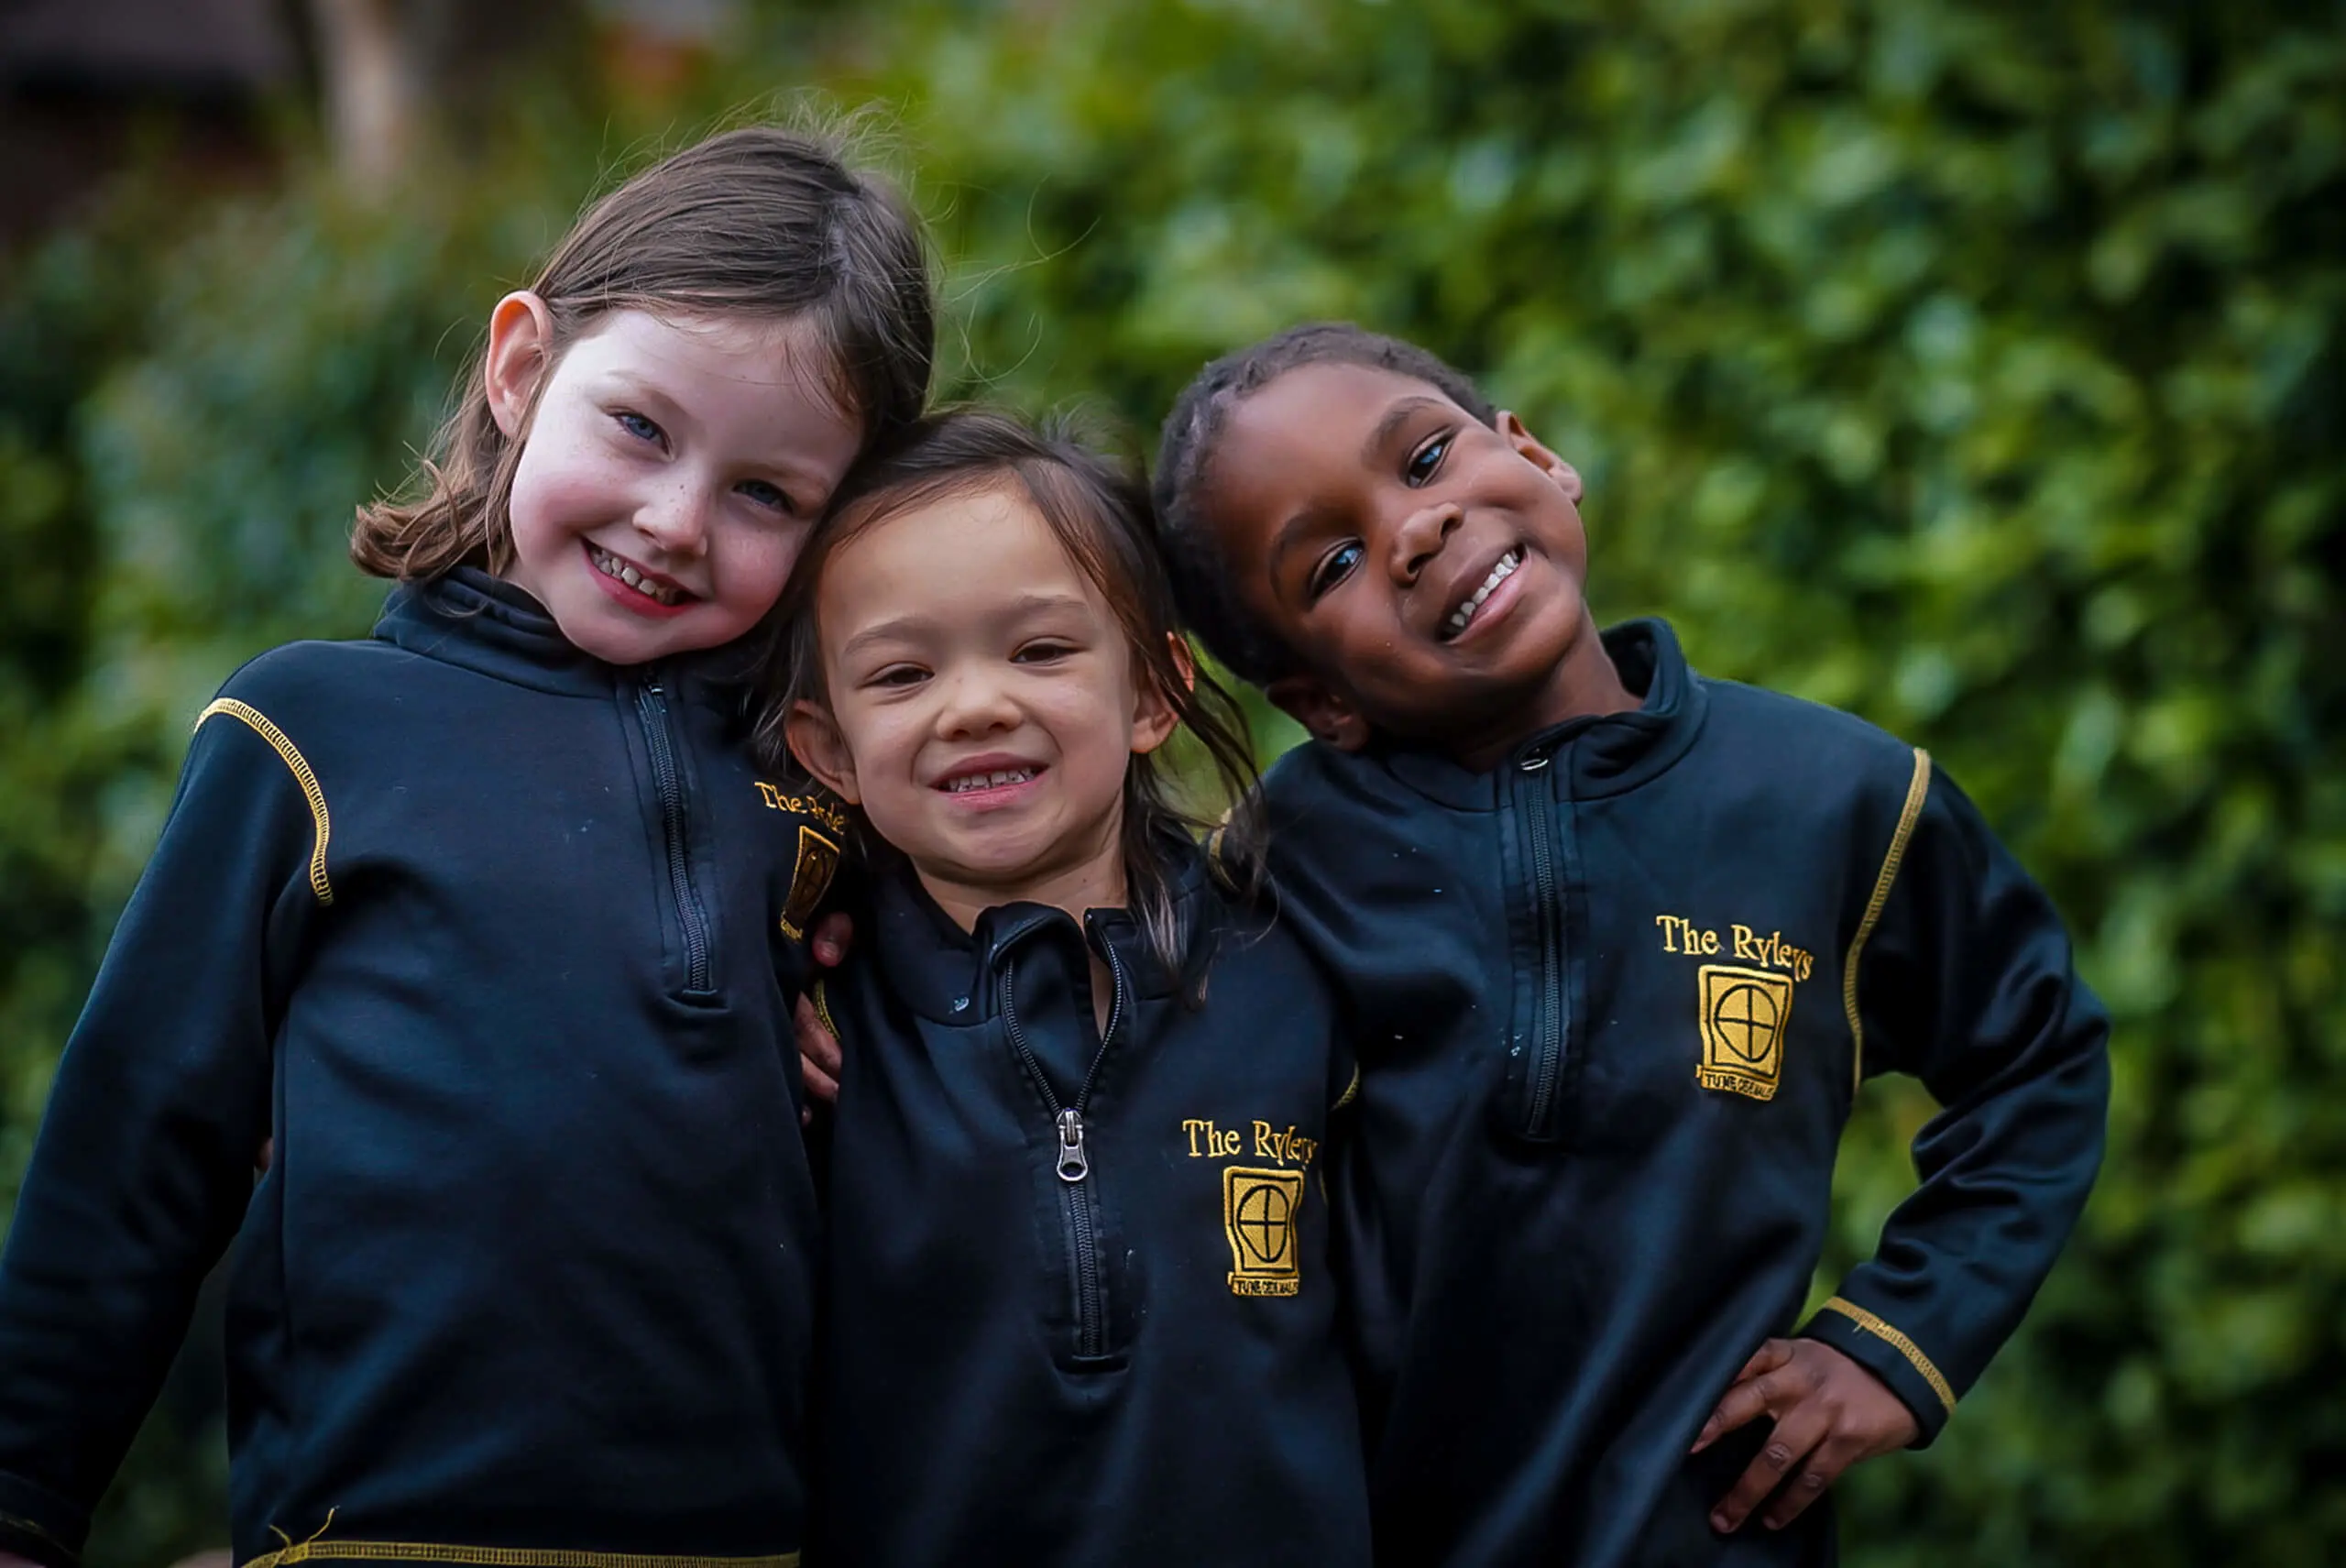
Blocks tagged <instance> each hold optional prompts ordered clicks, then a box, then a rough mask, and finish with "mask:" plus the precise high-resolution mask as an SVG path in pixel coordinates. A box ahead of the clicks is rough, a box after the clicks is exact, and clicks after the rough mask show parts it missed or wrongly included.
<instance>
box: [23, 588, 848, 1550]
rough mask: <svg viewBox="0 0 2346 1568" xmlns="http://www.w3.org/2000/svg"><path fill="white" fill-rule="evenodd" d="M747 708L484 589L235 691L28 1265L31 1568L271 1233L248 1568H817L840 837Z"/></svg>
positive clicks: (300, 651) (447, 597)
mask: <svg viewBox="0 0 2346 1568" xmlns="http://www.w3.org/2000/svg"><path fill="white" fill-rule="evenodd" d="M738 708H739V704H738V701H737V700H736V699H735V697H734V696H732V694H731V693H730V692H729V691H727V690H725V689H723V688H722V687H720V686H718V685H714V684H712V683H711V682H710V681H708V680H707V679H705V678H704V677H703V674H696V672H695V671H694V670H693V669H690V668H677V669H674V670H670V669H663V668H657V667H648V668H644V669H614V668H612V667H610V666H608V665H605V664H602V663H598V662H597V661H595V660H593V659H591V658H589V657H587V656H586V654H584V653H582V652H579V651H578V650H577V649H576V648H575V647H573V646H572V645H571V644H570V643H569V642H567V641H565V640H564V639H563V638H562V636H561V635H560V633H559V632H558V631H557V630H556V629H555V627H554V622H553V620H551V619H550V618H549V617H548V616H546V614H545V613H544V612H543V610H542V609H540V608H539V607H538V606H537V604H536V603H535V601H533V600H532V599H531V598H529V597H528V596H527V595H525V594H523V593H521V591H520V590H518V589H516V588H513V587H510V585H507V584H504V583H501V582H499V581H497V580H496V579H493V578H490V577H488V576H484V575H482V574H479V573H477V572H472V571H469V570H465V571H459V572H457V573H456V574H455V575H454V576H450V577H448V578H445V579H443V580H441V581H439V582H437V583H434V584H430V585H425V586H421V587H402V588H400V590H399V591H397V592H396V593H394V594H393V595H392V597H391V599H390V601H389V605H388V606H387V608H386V609H385V611H384V614H383V618H382V620H381V623H380V624H379V625H378V627H377V628H376V630H375V636H374V638H373V640H372V641H365V642H348V643H327V642H305V643H295V644H292V645H291V646H288V647H284V648H280V649H278V650H276V651H275V652H270V653H267V654H264V655H263V656H261V657H260V658H258V659H257V660H255V661H254V662H253V663H250V664H247V666H245V668H244V669H242V670H241V671H239V672H238V673H237V674H236V676H235V677H234V678H233V679H231V680H230V681H229V682H228V684H227V685H226V687H225V689H224V690H223V691H222V693H221V696H220V698H219V700H218V701H216V702H214V703H213V704H212V705H211V707H208V708H206V709H205V710H204V713H203V718H202V719H201V720H200V722H199V724H198V727H197V730H196V734H195V739H194V741H193V743H192V748H191V750H190V751H189V754H188V759H187V763H186V767H185V770H184V772H183V773H182V775H181V783H180V790H179V795H178V799H177V802H176V804H175V805H174V806H173V807H172V811H171V815H170V819H169V821H168V822H167V824H166V825H165V828H164V830H163V835H162V840H161V843H160V844H159V846H158V848H157V850H156V851H155V856H154V859H153V861H151V862H150V864H149V865H148V869H147V872H146V875H145V876H144V878H143V879H142V880H141V881H140V883H139V884H138V888H137V892H136V893H135V894H133V895H132V897H131V900H130V904H129V906H128V907H127V908H126V910H125V911H124V914H123V916H122V921H121V924H120V926H119V927H117V928H116V930H115V938H114V943H113V946H112V948H111V949H110V950H109V951H108V953H107V955H106V959H105V962H104V967H103V968H102V969H101V970H100V971H99V975H98V978H97V981H96V985H95V987H94V989H93V991H92V992H91V996H90V1000H89V1003H88V1005H87V1007H86V1008H85V1010H84V1011H83V1013H82V1019H81V1022H80V1024H79V1025H77V1027H76V1028H75V1030H74V1032H73V1035H72V1037H71V1041H70V1043H69V1044H68V1046H67V1047H66V1050H65V1054H64V1057H63V1059H62V1061H61V1062H60V1067H59V1069H58V1074H57V1080H56V1087H55V1090H54V1092H53V1094H52V1097H51V1099H50V1102H49V1110H48V1113H47V1117H46V1119H45V1121H44V1122H43V1124H42V1127H41V1132H40V1135H39V1140H38V1144H37V1146H36V1147H35V1150H34V1154H33V1158H32V1164H31V1168H30V1170H29V1172H28V1174H27V1179H26V1181H25V1186H24V1190H23V1194H22V1196H21V1198H20V1199H19V1200H18V1201H17V1204H16V1214H15V1220H14V1223H13V1226H12V1228H11V1229H10V1232H9V1234H8V1240H7V1247H6V1251H5V1256H0V1546H5V1548H6V1549H8V1550H10V1551H14V1552H22V1553H25V1554H27V1555H29V1556H31V1557H34V1558H36V1559H38V1560H40V1561H43V1562H46V1563H52V1564H59V1565H64V1564H70V1563H72V1562H73V1561H74V1559H75V1556H76V1554H77V1552H78V1551H79V1549H80V1547H81V1545H82V1538H83V1535H84V1533H85V1531H86V1530H87V1527H88V1521H89V1516H90V1510H91V1508H92V1507H93V1505H94V1504H95V1503H96V1501H97V1499H98V1497H99V1494H100V1493H101V1492H102V1491H103V1490H104V1487H105V1486H106V1483H107V1481H108V1479H109V1478H110V1477H111V1476H112V1475H113V1474H114V1471H115V1465H116V1464H117V1463H118V1462H119V1460H120V1458H121V1456H122V1453H123V1450H124V1448H125V1447H126V1444H127V1443H128V1442H129V1441H130V1438H131V1436H132V1434H133V1432H134V1431H136V1430H137V1425H138V1422H139V1420H140V1418H141V1417H142V1416H144V1415H145V1413H146V1411H147V1408H148V1404H149V1402H150V1401H151V1400H152V1398H154V1395H155V1393H156V1390H157V1387H158V1385H159V1383H160V1381H161V1379H162V1377H163V1375H164V1373H165V1370H166V1368H167V1366H168V1365H169V1363H170V1358H171V1356H172V1354H173V1353H174V1352H175V1351H176V1350H177V1349H178V1347H179V1344H180V1342H181V1336H182V1334H183V1333H184V1332H185V1330H186V1326H187V1321H188V1314H189V1310H190V1305H191V1301H192V1298H193V1296H194V1293H195V1289H196V1287H197V1285H198V1283H199V1282H200V1281H201V1280H202V1279H203V1276H204V1274H205V1271H206V1270H207V1269H208V1268H209V1267H210V1266H212V1264H213V1262H214V1259H215V1258H217V1257H218V1256H219V1255H220V1254H221V1252H222V1251H223V1249H224V1248H225V1247H226V1246H227V1245H228V1244H229V1242H230V1241H231V1239H232V1238H233V1239H234V1240H235V1242H236V1252H235V1258H234V1263H233V1266H232V1270H231V1277H230V1284H229V1290H230V1298H229V1305H228V1313H227V1339H228V1362H229V1411H228V1420H229V1442H230V1447H231V1450H232V1453H233V1465H232V1482H231V1489H232V1493H233V1505H234V1506H233V1514H234V1530H233V1535H234V1541H235V1550H236V1558H237V1561H238V1562H239V1563H253V1562H254V1561H255V1560H259V1561H260V1562H262V1563H272V1562H275V1561H277V1560H278V1559H279V1557H280V1556H282V1555H285V1553H284V1552H283V1549H285V1548H286V1547H287V1546H288V1545H289V1542H290V1543H296V1544H300V1545H301V1551H300V1552H297V1553H294V1554H292V1555H293V1556H296V1557H298V1558H301V1559H307V1560H319V1561H327V1560H334V1559H351V1558H365V1559H367V1560H369V1561H373V1562H378V1563H383V1562H388V1563H418V1562H433V1563H451V1562H454V1563H467V1562H469V1563H489V1562H495V1563H503V1564H507V1565H509V1568H530V1565H532V1564H537V1563H546V1564H551V1563H557V1562H559V1563H564V1564H567V1565H570V1568H596V1564H597V1563H598V1562H599V1561H600V1558H599V1557H598V1556H597V1554H600V1553H659V1554H663V1558H664V1559H666V1560H669V1561H673V1562H685V1561H689V1560H694V1559H703V1558H706V1559H720V1558H721V1559H749V1560H754V1561H757V1562H761V1563H767V1564H780V1563H790V1562H793V1561H795V1553H796V1552H797V1549H798V1547H799V1545H800V1531H801V1525H802V1517H803V1512H804V1500H805V1494H804V1488H803V1486H802V1483H801V1469H802V1465H803V1464H804V1462H805V1447H804V1442H805V1433H804V1432H803V1431H802V1427H803V1424H804V1422H805V1420H806V1398H805V1389H806V1377H807V1375H808V1364H809V1348H810V1322H811V1318H812V1313H813V1306H814V1270H813V1265H814V1258H813V1256H812V1251H813V1248H814V1245H815V1243H816V1240H817V1212H816V1207H815V1201H814V1195H813V1190H812V1183H811V1180H810V1176H809V1171H808V1167H807V1162H806V1154H805V1149H804V1146H803V1145H802V1143H801V1140H800V1135H799V1129H798V1121H797V1103H796V1100H795V1092H796V1089H795V1086H796V1083H797V1079H798V1066H797V1061H796V1056H795V1043H794V1039H793V1036H792V1031H791V1027H790V1023H789V1014H788V1011H787V1007H786V1005H785V1001H784V979H783V978H782V970H778V967H777V966H778V965H779V966H784V968H785V969H787V968H788V967H789V966H794V965H795V964H796V963H798V962H800V961H801V960H800V959H799V958H798V956H797V955H796V953H795V949H794V948H793V946H792V944H791V943H790V942H789V941H788V939H787V937H786V935H785V934H784V931H783V929H782V926H783V923H784V920H785V918H787V919H789V920H790V921H791V922H792V923H793V924H795V923H796V921H797V920H798V919H799V918H801V917H803V915H804V913H805V911H806V907H807V905H808V904H809V902H810V901H811V898H812V897H813V896H814V894H816V893H817V892H818V891H819V884H820V883H821V881H822V880H823V878H824V877H825V876H826V875H827V874H828V870H829V868H830V867H831V866H832V865H833V864H835V863H836V853H835V848H834V847H835V846H836V844H837V842H838V839H837V828H836V826H835V824H834V823H833V822H831V821H827V820H825V819H824V814H823V812H822V811H821V809H820V808H819V807H817V806H814V803H810V802H806V801H798V800H794V799H793V798H792V797H790V796H787V795H784V794H783V793H782V792H781V791H780V790H778V789H776V788H774V787H773V786H772V785H770V784H762V783H761V782H760V781H759V780H758V779H757V778H756V777H755V776H754V775H753V774H752V773H751V766H750V764H749V762H748V761H747V760H746V757H745V755H744V754H743V753H742V751H741V750H740V747H739V746H738V745H737V744H736V743H735V731H736V730H737V729H738V728H739V725H738V720H737V718H736V717H735V715H736V714H737V712H738ZM794 899H795V903H794V902H793V901H794ZM265 1137H267V1138H273V1139H274V1140H275V1155H274V1160H273V1162H272V1163H271V1164H270V1166H269V1170H268V1173H267V1174H266V1175H265V1176H263V1177H261V1178H260V1179H258V1184H256V1181H255V1178H254V1172H253V1162H254V1157H255V1155H256V1153H257V1152H258V1149H259V1148H260V1146H261V1141H262V1139H263V1138H265Z"/></svg>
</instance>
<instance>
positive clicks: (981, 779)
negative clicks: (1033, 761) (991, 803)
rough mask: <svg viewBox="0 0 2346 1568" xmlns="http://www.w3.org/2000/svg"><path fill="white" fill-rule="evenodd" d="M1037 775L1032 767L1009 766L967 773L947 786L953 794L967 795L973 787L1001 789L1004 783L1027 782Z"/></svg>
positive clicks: (948, 790)
mask: <svg viewBox="0 0 2346 1568" xmlns="http://www.w3.org/2000/svg"><path fill="white" fill-rule="evenodd" d="M1034 776H1035V770H1034V769H1032V768H1009V769H1005V770H1003V771H1002V772H1000V773H965V774H963V775H962V776H961V777H959V778H958V779H954V780H953V781H951V782H950V783H948V784H947V785H946V786H945V788H946V790H947V792H948V793H949V794H952V795H967V794H968V793H969V792H970V791H971V790H973V789H1000V788H1001V787H1002V786H1003V785H1004V784H1025V782H1026V781H1027V780H1028V779H1031V778H1033V777H1034Z"/></svg>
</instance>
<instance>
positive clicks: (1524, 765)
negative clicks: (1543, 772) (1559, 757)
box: [1516, 751, 1555, 773]
mask: <svg viewBox="0 0 2346 1568" xmlns="http://www.w3.org/2000/svg"><path fill="white" fill-rule="evenodd" d="M1553 761H1555V759H1554V758H1553V757H1551V756H1550V755H1549V754H1548V753H1547V752H1545V751H1534V752H1532V753H1531V754H1530V755H1529V756H1528V757H1526V758H1524V759H1523V761H1522V762H1518V764H1516V765H1517V766H1518V767H1520V768H1521V769H1522V770H1523V771H1524V772H1525V773H1538V772H1539V771H1540V769H1542V768H1544V767H1546V766H1547V765H1548V764H1549V763H1550V762H1553Z"/></svg>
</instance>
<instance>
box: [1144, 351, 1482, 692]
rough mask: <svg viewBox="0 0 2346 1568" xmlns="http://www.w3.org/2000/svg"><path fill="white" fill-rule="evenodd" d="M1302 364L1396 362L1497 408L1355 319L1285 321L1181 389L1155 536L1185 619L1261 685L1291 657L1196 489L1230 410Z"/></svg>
mask: <svg viewBox="0 0 2346 1568" xmlns="http://www.w3.org/2000/svg"><path fill="white" fill-rule="evenodd" d="M1306 365H1365V366H1367V367H1370V368H1372V369H1376V370H1390V371H1393V372H1395V373H1396V374H1398V375H1402V376H1407V377H1409V378H1411V379H1412V380H1418V381H1424V382H1426V383H1428V384H1429V385H1431V386H1432V387H1433V388H1435V389H1437V390H1439V391H1440V392H1441V393H1442V395H1443V396H1444V397H1447V398H1448V399H1450V400H1451V401H1453V402H1454V403H1456V404H1457V405H1458V406H1459V407H1460V408H1462V409H1464V410H1465V411H1467V412H1468V413H1470V414H1473V415H1474V417H1475V418H1476V419H1478V420H1481V421H1482V422H1484V423H1485V424H1495V423H1496V422H1497V419H1498V412H1497V410H1496V409H1495V408H1493V407H1492V405H1491V401H1490V400H1489V399H1487V398H1485V397H1484V396H1483V394H1482V392H1481V391H1480V390H1479V389H1477V388H1476V387H1475V385H1474V382H1473V381H1472V380H1471V379H1469V378H1467V377H1466V376H1465V375H1464V374H1463V373H1462V372H1460V371H1459V370H1457V369H1456V368H1455V367H1453V366H1451V365H1449V364H1446V363H1445V362H1443V361H1442V358H1440V357H1439V356H1436V355H1433V354H1431V353H1429V352H1427V351H1426V350H1425V349H1422V348H1420V347H1419V346H1418V345H1415V344H1413V343H1404V342H1402V341H1401V340H1400V339H1399V338H1398V337H1387V336H1386V335H1385V334H1382V333H1375V332H1370V331H1368V330H1367V329H1366V328H1365V327H1358V326H1354V324H1353V323H1350V322H1311V323H1307V324H1305V325H1303V326H1296V327H1289V328H1288V330H1287V331H1285V332H1283V333H1280V334H1277V336H1275V337H1266V338H1265V339H1263V341H1262V342H1260V343H1257V344H1255V345H1251V346H1249V347H1246V348H1242V349H1239V350H1238V351H1237V352H1235V353H1233V354H1225V355H1223V356H1222V357H1221V358H1219V359H1217V360H1215V361H1214V362H1213V363H1212V364H1211V365H1209V366H1207V367H1205V368H1204V369H1202V370H1200V371H1199V372H1198V373H1197V375H1196V377H1195V378H1192V379H1191V380H1190V382H1189V385H1188V386H1187V387H1185V388H1183V389H1181V395H1180V396H1179V397H1178V398H1176V399H1175V400H1173V411H1172V412H1171V413H1169V414H1168V415H1166V416H1165V433H1164V435H1163V437H1162V439H1161V440H1160V441H1159V443H1158V445H1157V478H1156V483H1155V487H1154V491H1155V494H1154V499H1155V500H1156V503H1157V539H1158V542H1159V543H1160V545H1161V547H1162V548H1163V551H1164V554H1165V561H1166V565H1167V567H1168V570H1169V572H1170V573H1171V575H1172V578H1173V592H1174V596H1175V598H1176V600H1177V601H1178V604H1179V606H1180V611H1181V618H1182V620H1183V621H1184V622H1185V623H1186V624H1187V625H1188V626H1189V630H1190V631H1191V632H1192V633H1194V634H1195V635H1196V637H1197V639H1198V641H1200V642H1202V643H1204V644H1205V647H1206V652H1210V653H1211V654H1212V655H1213V656H1214V657H1215V658H1216V659H1218V660H1220V661H1221V662H1222V667H1223V668H1225V669H1227V670H1228V671H1230V673H1231V674H1234V675H1236V676H1237V677H1238V678H1239V679H1241V680H1244V681H1249V682H1252V683H1253V684H1255V685H1264V684H1266V682H1269V681H1271V680H1274V679H1277V677H1278V676H1280V675H1282V674H1288V673H1289V672H1290V671H1291V670H1292V668H1293V666H1294V659H1293V657H1292V656H1291V655H1290V654H1289V652H1288V650H1287V648H1286V646H1285V645H1284V644H1282V643H1281V642H1280V641H1279V640H1278V638H1277V636H1276V635H1275V634H1274V633H1273V632H1272V631H1271V630H1270V628H1269V627H1267V626H1265V625H1264V624H1263V623H1262V621H1261V619H1260V618H1259V617H1257V616H1255V614H1254V613H1253V612H1252V611H1250V610H1249V609H1247V608H1246V606H1245V604H1244V601H1243V600H1242V599H1241V598H1240V595H1239V592H1238V577H1237V574H1236V573H1235V572H1233V570H1232V569H1231V566H1230V563H1229V562H1228V560H1227V559H1226V558H1225V557H1224V555H1223V554H1222V548H1221V546H1220V544H1219V543H1217V542H1216V541H1215V539H1214V536H1213V530H1212V528H1211V525H1210V524H1209V523H1208V522H1207V521H1206V520H1205V518H1204V516H1203V515H1202V512H1201V509H1200V506H1199V496H1200V493H1201V492H1202V491H1203V489H1204V488H1205V485H1206V481H1207V476H1208V474H1209V472H1210V471H1211V467H1212V463H1213V453H1214V447H1215V445H1216V444H1218V443H1219V442H1220V441H1221V439H1222V433H1223V432H1224V431H1225V430H1226V429H1227V428H1228V426H1229V422H1230V411H1231V410H1233V409H1234V408H1236V407H1237V406H1238V404H1239V403H1240V402H1241V401H1243V400H1245V399H1246V398H1249V397H1251V396H1253V395H1254V394H1255V393H1256V392H1259V391H1261V390H1262V389H1264V388H1265V387H1267V386H1269V385H1270V384H1271V383H1272V382H1273V381H1276V380H1277V379H1278V378H1280V377H1281V376H1284V375H1286V374H1287V373H1288V371H1290V370H1297V369H1300V368H1302V367H1304V366H1306Z"/></svg>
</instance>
